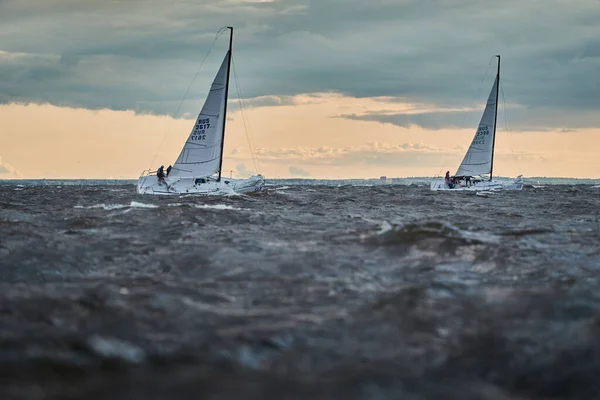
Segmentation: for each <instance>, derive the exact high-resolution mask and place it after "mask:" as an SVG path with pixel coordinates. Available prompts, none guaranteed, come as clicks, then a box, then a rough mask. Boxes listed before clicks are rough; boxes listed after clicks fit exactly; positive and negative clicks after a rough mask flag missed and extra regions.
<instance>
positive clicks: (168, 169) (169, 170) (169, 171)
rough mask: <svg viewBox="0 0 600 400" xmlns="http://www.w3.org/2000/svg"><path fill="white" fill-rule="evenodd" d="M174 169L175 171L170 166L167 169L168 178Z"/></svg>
mask: <svg viewBox="0 0 600 400" xmlns="http://www.w3.org/2000/svg"><path fill="white" fill-rule="evenodd" d="M172 169H173V167H171V166H170V165H169V166H168V167H167V176H169V174H170V173H171V170H172Z"/></svg>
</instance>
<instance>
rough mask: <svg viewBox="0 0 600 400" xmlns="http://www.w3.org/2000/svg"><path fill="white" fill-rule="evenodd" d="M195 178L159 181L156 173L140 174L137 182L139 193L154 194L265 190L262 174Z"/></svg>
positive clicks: (201, 193) (229, 193)
mask: <svg viewBox="0 0 600 400" xmlns="http://www.w3.org/2000/svg"><path fill="white" fill-rule="evenodd" d="M195 181H196V180H195V179H193V178H174V179H169V178H166V179H165V181H164V183H163V182H159V181H158V178H157V177H156V176H154V175H148V176H140V178H139V179H138V184H137V192H138V193H139V194H152V195H163V196H168V195H171V196H173V195H175V196H180V195H231V194H244V193H253V192H259V191H261V190H263V188H264V186H265V178H264V177H263V176H262V175H255V176H251V177H250V178H248V179H225V178H221V181H216V180H209V181H207V182H204V183H196V182H195Z"/></svg>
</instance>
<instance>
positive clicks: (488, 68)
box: [441, 56, 496, 170]
mask: <svg viewBox="0 0 600 400" xmlns="http://www.w3.org/2000/svg"><path fill="white" fill-rule="evenodd" d="M494 58H496V56H491V57H490V61H489V62H488V66H487V68H486V70H485V74H484V75H483V78H481V82H479V87H478V88H477V91H476V92H475V94H474V95H473V98H472V99H471V103H470V104H469V107H467V111H466V112H465V116H464V117H463V120H462V122H461V123H460V125H459V127H458V129H460V130H462V129H464V128H465V121H466V120H467V117H468V116H469V112H468V110H469V109H470V108H472V107H473V104H475V98H477V96H479V93H480V92H481V88H482V86H483V81H485V78H487V76H488V73H489V72H490V67H491V66H492V60H493V59H494ZM470 145H471V143H469V147H470ZM467 150H468V147H467ZM463 158H464V156H463ZM461 163H462V159H461ZM443 169H444V167H443V166H442V168H441V170H443Z"/></svg>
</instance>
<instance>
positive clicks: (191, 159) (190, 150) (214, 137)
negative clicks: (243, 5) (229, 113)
mask: <svg viewBox="0 0 600 400" xmlns="http://www.w3.org/2000/svg"><path fill="white" fill-rule="evenodd" d="M230 55H231V53H230V52H229V51H228V52H227V54H226V55H225V58H224V59H223V63H222V64H221V68H219V72H218V73H217V76H216V77H215V79H214V81H213V83H212V86H211V88H210V92H209V93H208V96H207V98H206V102H205V103H204V106H203V107H202V110H201V111H200V114H199V115H198V118H197V119H196V123H195V124H194V127H193V128H192V132H191V133H190V135H189V137H188V139H187V141H186V142H185V145H184V146H183V149H182V150H181V153H180V154H179V157H177V161H175V164H174V165H173V170H172V171H171V173H170V175H169V177H180V178H183V177H186V178H202V177H207V176H210V175H213V174H215V173H217V172H218V171H219V164H220V160H221V147H222V145H223V124H224V123H225V121H224V120H223V114H224V108H225V101H226V99H225V96H226V93H225V86H226V84H227V76H228V72H229V71H228V69H229V57H230Z"/></svg>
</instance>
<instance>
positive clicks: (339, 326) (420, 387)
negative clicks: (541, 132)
mask: <svg viewBox="0 0 600 400" xmlns="http://www.w3.org/2000/svg"><path fill="white" fill-rule="evenodd" d="M318 183H319V182H311V184H308V183H307V182H298V181H294V182H291V181H290V182H288V183H287V184H286V183H285V182H275V183H274V184H272V185H270V186H268V187H267V190H265V191H264V192H261V193H257V194H252V195H240V196H229V197H217V196H207V197H183V196H182V197H153V196H142V195H138V194H136V192H135V186H134V185H133V184H131V183H130V182H122V181H110V182H109V181H97V182H91V181H87V182H81V181H41V183H40V181H38V182H32V181H23V182H17V181H12V182H3V183H2V184H1V185H0V398H2V399H88V400H92V399H135V400H137V399H140V400H141V399H307V398H310V399H311V400H317V399H410V400H412V399H461V400H475V399H483V400H508V399H515V400H516V399H519V400H526V399H582V400H584V399H585V400H591V399H598V398H600V380H599V379H598V377H599V376H600V186H598V185H597V183H596V184H551V183H552V182H543V181H542V182H540V181H535V182H530V184H528V185H527V187H526V188H524V189H523V190H522V191H520V192H508V191H507V192H493V193H484V194H475V193H464V192H463V193H459V192H456V193H451V192H444V193H437V192H431V191H429V188H428V186H427V185H424V184H422V183H419V182H418V181H414V182H403V183H405V184H377V182H375V183H365V184H356V182H354V183H352V182H351V183H344V182H335V183H331V182H330V183H328V184H318ZM406 183H412V184H410V185H407V184H406ZM592 183H594V182H592Z"/></svg>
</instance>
